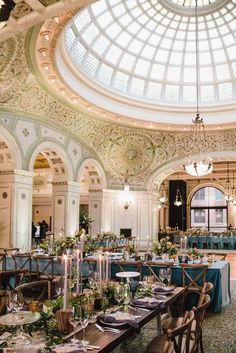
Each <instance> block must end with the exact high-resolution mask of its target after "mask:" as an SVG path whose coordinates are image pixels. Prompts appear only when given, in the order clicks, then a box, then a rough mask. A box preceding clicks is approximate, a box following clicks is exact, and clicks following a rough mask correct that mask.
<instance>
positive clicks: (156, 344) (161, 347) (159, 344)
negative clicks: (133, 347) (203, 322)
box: [146, 334, 196, 353]
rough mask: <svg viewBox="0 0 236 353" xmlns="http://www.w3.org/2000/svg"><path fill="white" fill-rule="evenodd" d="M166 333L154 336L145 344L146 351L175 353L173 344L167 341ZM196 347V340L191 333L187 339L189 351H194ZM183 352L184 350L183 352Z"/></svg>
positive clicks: (150, 352) (149, 352)
mask: <svg viewBox="0 0 236 353" xmlns="http://www.w3.org/2000/svg"><path fill="white" fill-rule="evenodd" d="M166 339H167V335H166V334H164V335H161V336H158V337H155V338H154V339H153V340H152V341H151V342H150V343H149V344H148V346H147V349H146V353H162V352H165V353H175V350H174V346H173V344H172V343H171V342H169V341H167V340H166ZM184 341H185V337H183V342H184ZM195 349H196V341H195V337H194V335H191V337H190V340H189V352H191V353H194V352H195ZM183 353H184V352H183Z"/></svg>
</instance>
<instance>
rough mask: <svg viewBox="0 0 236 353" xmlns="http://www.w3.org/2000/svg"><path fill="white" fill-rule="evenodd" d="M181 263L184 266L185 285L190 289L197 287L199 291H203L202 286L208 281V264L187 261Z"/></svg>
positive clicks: (183, 279)
mask: <svg viewBox="0 0 236 353" xmlns="http://www.w3.org/2000/svg"><path fill="white" fill-rule="evenodd" d="M179 265H180V267H181V268H182V281H183V287H184V288H185V289H186V290H188V289H189V288H195V289H197V290H198V291H199V292H201V290H202V287H203V286H204V284H205V283H206V274H207V270H208V265H203V264H185V263H184V264H182V263H181V264H179ZM190 271H191V274H190Z"/></svg>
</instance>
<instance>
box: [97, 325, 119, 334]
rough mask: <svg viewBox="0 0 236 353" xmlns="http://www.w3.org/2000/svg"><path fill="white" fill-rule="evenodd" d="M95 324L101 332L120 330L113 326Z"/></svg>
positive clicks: (117, 331) (116, 331)
mask: <svg viewBox="0 0 236 353" xmlns="http://www.w3.org/2000/svg"><path fill="white" fill-rule="evenodd" d="M95 326H96V327H97V328H98V329H99V330H100V331H102V332H113V333H120V332H121V331H120V330H119V329H117V328H113V327H106V326H104V327H102V326H100V325H98V324H95Z"/></svg>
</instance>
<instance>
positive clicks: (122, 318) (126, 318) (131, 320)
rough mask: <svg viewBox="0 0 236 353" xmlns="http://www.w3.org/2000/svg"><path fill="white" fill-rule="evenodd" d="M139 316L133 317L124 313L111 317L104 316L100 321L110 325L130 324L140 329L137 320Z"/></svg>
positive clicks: (110, 315)
mask: <svg viewBox="0 0 236 353" xmlns="http://www.w3.org/2000/svg"><path fill="white" fill-rule="evenodd" d="M138 317H139V316H137V315H131V314H128V313H123V312H116V313H114V314H109V315H102V316H100V317H99V319H100V320H102V321H103V322H104V323H108V324H113V323H114V324H119V323H120V324H128V325H130V326H132V327H135V328H137V327H139V325H138V321H137V318H138Z"/></svg>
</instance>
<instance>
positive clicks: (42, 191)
mask: <svg viewBox="0 0 236 353" xmlns="http://www.w3.org/2000/svg"><path fill="white" fill-rule="evenodd" d="M30 169H31V170H32V171H33V172H34V177H33V201H32V221H33V223H34V225H38V226H40V228H39V229H40V231H39V230H37V235H38V232H40V234H39V235H40V238H44V237H45V234H44V233H45V229H46V228H45V227H42V226H41V223H42V222H43V221H45V222H44V224H45V223H46V225H47V229H48V232H51V233H53V234H54V236H55V237H57V236H58V235H59V234H60V233H63V234H65V233H69V232H71V229H72V227H73V233H74V232H75V230H76V229H77V224H76V225H74V223H73V222H72V221H69V218H70V214H71V213H72V216H73V218H74V219H76V218H78V214H76V215H75V212H76V210H77V206H78V201H77V199H76V197H75V199H76V200H74V199H70V198H71V192H70V190H69V189H70V183H71V180H73V179H72V178H73V169H72V167H71V163H70V159H69V157H68V156H67V155H66V153H65V151H64V150H63V149H62V148H61V147H59V146H57V145H56V144H54V143H46V142H44V143H43V144H41V145H39V146H38V147H37V149H36V150H35V151H34V153H33V155H32V156H31V159H30ZM72 183H73V182H72ZM69 199H70V200H69ZM70 204H71V205H72V206H71V205H70ZM70 206H71V207H70ZM74 208H76V210H75V211H74ZM77 223H78V222H77ZM70 227H71V228H70ZM37 228H38V227H37ZM32 235H33V234H32ZM37 241H39V240H38V239H37Z"/></svg>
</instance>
